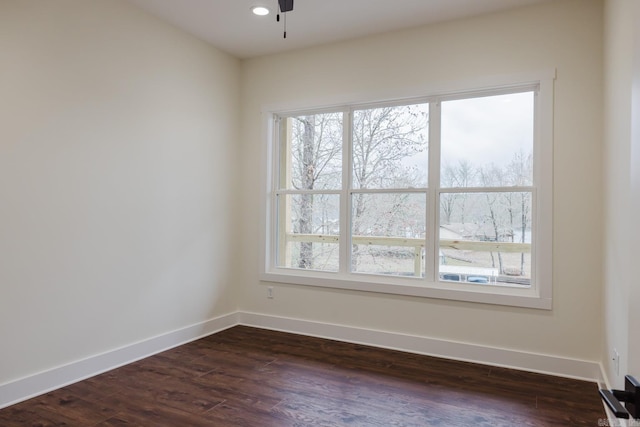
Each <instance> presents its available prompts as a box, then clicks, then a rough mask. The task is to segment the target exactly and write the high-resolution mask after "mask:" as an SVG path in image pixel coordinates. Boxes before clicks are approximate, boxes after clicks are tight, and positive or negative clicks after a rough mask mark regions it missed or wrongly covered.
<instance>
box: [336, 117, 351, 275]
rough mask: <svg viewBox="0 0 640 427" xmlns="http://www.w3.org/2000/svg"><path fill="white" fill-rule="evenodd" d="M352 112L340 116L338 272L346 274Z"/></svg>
mask: <svg viewBox="0 0 640 427" xmlns="http://www.w3.org/2000/svg"><path fill="white" fill-rule="evenodd" d="M352 117H353V114H351V110H345V111H344V112H343V116H342V189H341V192H340V249H339V253H340V261H339V267H338V272H339V273H340V274H343V275H346V274H348V273H349V271H350V270H351V269H350V267H349V266H350V265H351V251H350V247H351V197H350V191H349V190H350V189H351V187H352V183H351V179H352V176H353V174H352V173H351V168H352V166H351V165H352V162H351V156H352V142H351V129H352V124H351V120H352Z"/></svg>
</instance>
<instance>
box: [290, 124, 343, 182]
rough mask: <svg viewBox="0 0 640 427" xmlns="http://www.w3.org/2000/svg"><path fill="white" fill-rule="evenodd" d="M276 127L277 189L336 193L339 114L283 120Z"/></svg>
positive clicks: (339, 175)
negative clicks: (277, 129) (278, 186)
mask: <svg viewBox="0 0 640 427" xmlns="http://www.w3.org/2000/svg"><path fill="white" fill-rule="evenodd" d="M280 123H281V127H280V136H281V138H280V142H281V166H282V167H281V169H280V188H287V189H297V190H327V189H330V190H336V189H339V188H340V187H341V185H342V172H341V171H342V113H326V114H310V115H304V116H296V117H286V118H283V119H282V120H281V122H280Z"/></svg>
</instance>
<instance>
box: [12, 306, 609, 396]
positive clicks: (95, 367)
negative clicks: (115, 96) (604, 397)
mask: <svg viewBox="0 0 640 427" xmlns="http://www.w3.org/2000/svg"><path fill="white" fill-rule="evenodd" d="M236 325H246V326H253V327H257V328H263V329H271V330H278V331H283V332H290V333H296V334H302V335H308V336H314V337H319V338H327V339H333V340H338V341H345V342H350V343H356V344H364V345H370V346H374V347H381V348H388V349H392V350H400V351H406V352H410V353H417V354H424V355H429V356H436V357H444V358H447V359H454V360H461V361H466V362H473V363H482V364H486V365H492V366H500V367H507V368H512V369H519V370H524V371H530V372H539V373H544V374H550V375H556V376H561V377H568V378H576V379H582V380H588V381H595V382H598V383H600V384H603V383H604V382H605V380H604V378H605V377H604V373H603V371H602V368H601V366H600V364H599V363H598V362H590V361H584V360H577V359H569V358H562V357H557V356H551V355H545V354H535V353H527V352H520V351H515V350H508V349H501V348H494V347H486V346H481V345H476V344H468V343H460V342H453V341H445V340H440V339H434V338H426V337H420V336H414V335H406V334H398V333H393V332H384V331H377V330H372V329H363V328H355V327H351V326H342V325H333V324H327V323H320V322H312V321H308V320H300V319H290V318H285V317H277V316H270V315H264V314H258V313H247V312H236V313H231V314H228V315H224V316H221V317H218V318H215V319H211V320H208V321H205V322H202V323H198V324H195V325H191V326H188V327H185V328H182V329H179V330H176V331H172V332H169V333H166V334H162V335H159V336H156V337H153V338H149V339H147V340H144V341H140V342H137V343H134V344H131V345H128V346H126V347H122V348H118V349H115V350H111V351H108V352H105V353H102V354H99V355H96V356H92V357H89V358H86V359H83V360H80V361H77V362H73V363H70V364H68V365H64V366H60V367H57V368H54V369H50V370H47V371H44V372H41V373H37V374H34V375H30V376H28V377H25V378H21V379H18V380H15V381H11V382H9V383H5V384H0V409H1V408H4V407H7V406H10V405H13V404H15V403H18V402H21V401H24V400H27V399H30V398H32V397H35V396H38V395H41V394H44V393H47V392H49V391H52V390H55V389H58V388H61V387H64V386H67V385H69V384H73V383H75V382H78V381H81V380H83V379H86V378H90V377H92V376H95V375H98V374H100V373H103V372H106V371H109V370H111V369H114V368H117V367H119V366H123V365H126V364H128V363H132V362H135V361H136V360H140V359H143V358H145V357H148V356H151V355H153V354H156V353H160V352H162V351H165V350H168V349H170V348H173V347H176V346H179V345H182V344H186V343H188V342H190V341H194V340H196V339H199V338H202V337H205V336H208V335H211V334H215V333H216V332H220V331H222V330H224V329H228V328H230V327H233V326H236Z"/></svg>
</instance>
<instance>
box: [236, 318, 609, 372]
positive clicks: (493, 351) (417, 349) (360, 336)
mask: <svg viewBox="0 0 640 427" xmlns="http://www.w3.org/2000/svg"><path fill="white" fill-rule="evenodd" d="M239 316H240V317H239V321H240V323H241V324H243V325H246V326H253V327H258V328H265V329H272V330H278V331H283V332H290V333H297V334H302V335H308V336H314V337H319V338H328V339H333V340H338V341H345V342H350V343H355V344H364V345H370V346H374V347H381V348H387V349H391V350H400V351H406V352H410V353H417V354H423V355H428V356H436V357H443V358H446V359H453V360H460V361H465V362H473V363H481V364H485V365H491V366H500V367H505V368H511V369H518V370H523V371H529V372H537V373H542V374H549V375H555V376H560V377H566V378H574V379H580V380H587V381H594V382H597V383H599V384H601V383H602V370H601V366H600V363H599V362H590V361H585V360H578V359H569V358H563V357H558V356H551V355H546V354H536V353H528V352H521V351H516V350H509V349H502V348H495V347H487V346H481V345H476V344H468V343H461V342H454V341H445V340H440V339H434V338H426V337H421V336H414V335H405V334H399V333H393V332H384V331H376V330H371V329H362V328H354V327H350V326H342V325H332V324H327V323H319V322H311V321H307V320H300V319H289V318H284V317H275V316H269V315H264V314H257V313H246V312H245V313H239Z"/></svg>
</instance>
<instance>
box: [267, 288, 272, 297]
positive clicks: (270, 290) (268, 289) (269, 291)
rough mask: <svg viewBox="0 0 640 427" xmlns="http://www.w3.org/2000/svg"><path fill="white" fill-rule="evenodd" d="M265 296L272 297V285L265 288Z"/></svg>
mask: <svg viewBox="0 0 640 427" xmlns="http://www.w3.org/2000/svg"><path fill="white" fill-rule="evenodd" d="M267 298H269V299H273V286H269V287H268V288H267Z"/></svg>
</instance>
